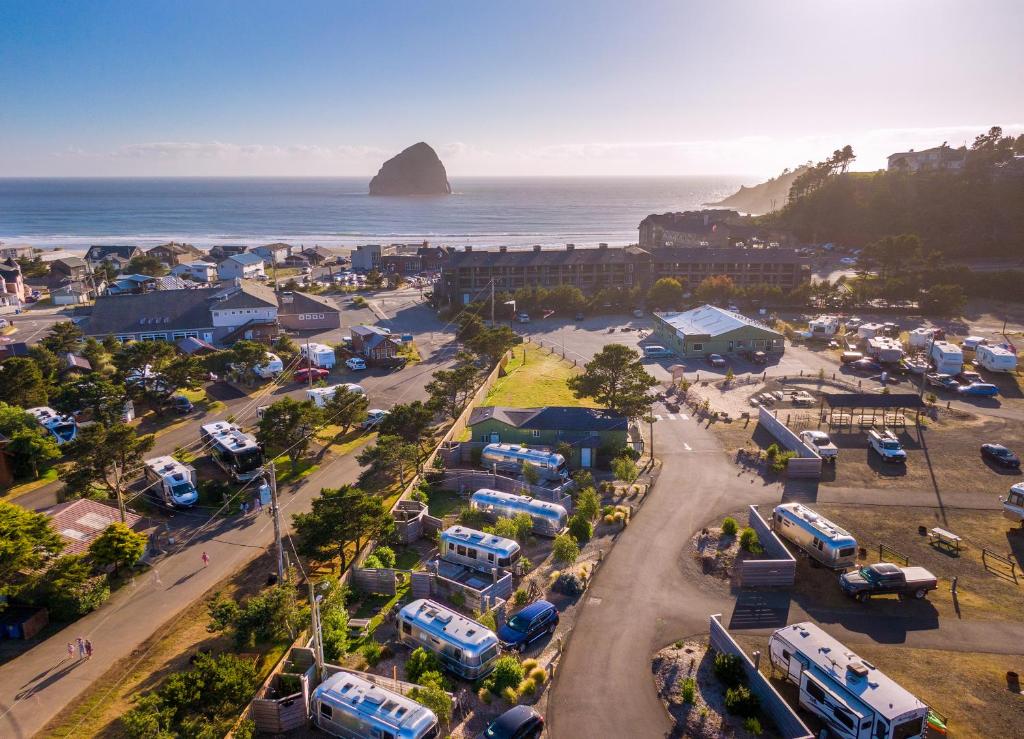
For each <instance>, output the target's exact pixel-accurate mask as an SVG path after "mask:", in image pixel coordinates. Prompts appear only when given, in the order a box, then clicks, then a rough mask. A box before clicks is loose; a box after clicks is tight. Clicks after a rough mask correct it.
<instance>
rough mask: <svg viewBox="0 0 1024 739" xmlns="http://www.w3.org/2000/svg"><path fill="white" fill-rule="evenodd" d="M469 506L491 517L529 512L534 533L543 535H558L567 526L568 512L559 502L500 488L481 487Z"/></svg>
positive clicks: (470, 500)
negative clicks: (503, 491)
mask: <svg viewBox="0 0 1024 739" xmlns="http://www.w3.org/2000/svg"><path fill="white" fill-rule="evenodd" d="M469 507H470V508H473V509H474V510H478V511H482V512H483V513H484V514H486V515H487V516H490V517H491V518H494V519H497V518H512V517H514V516H515V515H517V514H519V513H525V514H527V515H528V516H529V517H530V519H531V520H532V521H533V533H535V534H538V535H541V536H557V535H558V534H559V532H561V531H562V529H564V528H565V523H566V520H567V519H568V518H569V514H568V512H567V511H566V510H565V508H563V507H562V506H560V505H558V504H557V503H548V502H547V501H545V500H537V499H536V498H531V497H529V496H528V495H513V494H512V493H502V492H500V491H498V490H491V489H489V488H481V489H480V490H477V491H476V492H475V493H473V495H472V497H471V498H470V499H469Z"/></svg>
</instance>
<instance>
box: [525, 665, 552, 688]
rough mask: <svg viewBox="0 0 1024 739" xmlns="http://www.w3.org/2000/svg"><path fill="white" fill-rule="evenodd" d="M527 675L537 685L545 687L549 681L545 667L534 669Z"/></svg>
mask: <svg viewBox="0 0 1024 739" xmlns="http://www.w3.org/2000/svg"><path fill="white" fill-rule="evenodd" d="M527 674H528V675H529V676H530V679H531V680H533V681H534V682H535V683H537V685H543V684H544V683H546V682H547V680H548V671H547V670H545V669H544V668H543V667H534V668H533V669H532V670H530V671H529V672H528V673H527Z"/></svg>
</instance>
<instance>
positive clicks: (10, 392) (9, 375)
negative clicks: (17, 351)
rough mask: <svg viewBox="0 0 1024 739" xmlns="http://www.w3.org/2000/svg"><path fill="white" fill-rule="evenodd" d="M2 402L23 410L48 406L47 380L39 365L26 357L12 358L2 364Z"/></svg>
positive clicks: (0, 368)
mask: <svg viewBox="0 0 1024 739" xmlns="http://www.w3.org/2000/svg"><path fill="white" fill-rule="evenodd" d="M0 401H3V402H5V403H9V404H11V405H17V406H21V407H22V408H34V407H35V406H39V405H46V402H47V391H46V380H45V379H44V378H43V373H42V372H41V371H40V369H39V365H38V364H36V363H35V362H34V361H33V360H31V359H27V358H26V357H12V358H10V359H6V360H4V362H3V363H2V364H0Z"/></svg>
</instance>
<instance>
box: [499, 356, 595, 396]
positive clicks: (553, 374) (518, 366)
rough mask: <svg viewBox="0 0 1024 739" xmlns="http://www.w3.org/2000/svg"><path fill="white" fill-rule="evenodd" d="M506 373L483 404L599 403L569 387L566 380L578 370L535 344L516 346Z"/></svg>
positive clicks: (506, 367)
mask: <svg viewBox="0 0 1024 739" xmlns="http://www.w3.org/2000/svg"><path fill="white" fill-rule="evenodd" d="M505 372H506V375H505V376H504V377H501V378H499V379H498V380H497V382H495V383H494V387H492V388H491V391H490V392H489V393H487V398H486V400H485V401H484V403H483V404H484V405H504V406H509V407H512V408H534V407H538V406H544V405H570V406H587V407H591V408H593V407H596V405H597V404H596V403H595V402H594V401H593V400H591V399H589V398H584V399H582V400H581V399H579V398H577V397H575V396H574V395H573V394H572V391H570V390H569V388H568V387H566V384H565V382H566V380H568V379H569V378H570V377H572V376H574V375H576V374H578V372H579V370H578V369H577V368H575V367H573V366H572V363H571V362H566V361H565V360H563V359H562V358H561V357H558V356H556V355H553V354H549V353H548V352H547V351H546V350H544V349H540V348H538V347H536V346H534V345H533V344H523V345H522V346H519V347H516V349H515V356H514V357H513V358H512V359H511V360H509V362H508V364H507V365H506V366H505Z"/></svg>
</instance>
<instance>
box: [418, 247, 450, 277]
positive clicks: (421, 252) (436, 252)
mask: <svg viewBox="0 0 1024 739" xmlns="http://www.w3.org/2000/svg"><path fill="white" fill-rule="evenodd" d="M450 253H451V250H450V249H448V248H446V247H443V246H430V245H429V244H426V243H425V244H423V246H421V247H420V248H419V249H417V250H416V254H417V255H418V256H419V258H420V271H422V272H440V271H441V268H442V267H444V263H445V261H446V260H447V259H448V254H450Z"/></svg>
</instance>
